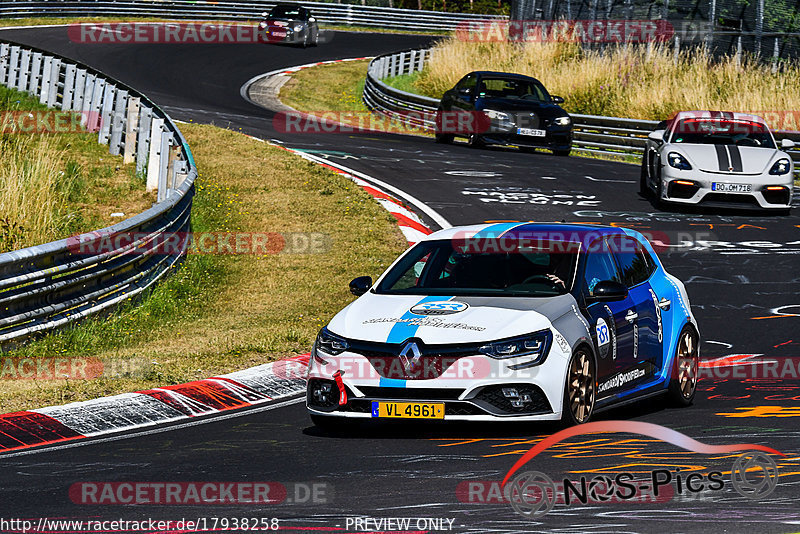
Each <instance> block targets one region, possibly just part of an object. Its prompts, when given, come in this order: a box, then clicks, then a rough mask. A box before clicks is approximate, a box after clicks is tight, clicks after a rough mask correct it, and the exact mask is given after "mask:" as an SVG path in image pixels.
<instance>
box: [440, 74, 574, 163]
mask: <svg viewBox="0 0 800 534" xmlns="http://www.w3.org/2000/svg"><path fill="white" fill-rule="evenodd" d="M563 102H564V99H563V98H561V97H560V96H553V95H550V93H548V92H547V89H545V87H544V85H542V83H541V82H540V81H539V80H537V79H536V78H531V77H530V76H524V75H522V74H511V73H506V72H489V71H476V72H470V73H469V74H467V75H466V76H464V77H463V78H461V80H460V81H459V82H458V83H457V84H456V85H455V87H453V88H452V89H450V90H449V91H447V92H446V93H445V94H444V95H443V96H442V100H441V102H440V104H439V109H438V111H437V129H436V141H437V142H438V143H451V142H452V141H453V138H454V137H456V136H459V137H466V138H467V140H468V143H469V145H470V146H473V147H481V146H484V145H488V144H491V145H513V146H518V147H519V148H520V149H523V150H524V149H533V148H548V149H550V150H552V151H553V153H554V154H556V155H557V156H567V155H569V153H570V150H571V149H572V119H571V118H570V116H569V115H568V114H567V112H566V111H564V110H563V109H562V108H561V106H559V104H561V103H563ZM459 113H466V114H468V115H469V118H471V119H474V118H475V117H477V118H478V120H472V122H471V123H470V124H473V125H475V126H474V127H471V128H469V129H465V128H463V127H460V126H459V127H448V124H449V125H453V124H459V125H463V124H465V122H467V121H469V118H468V119H467V121H460V122H459V121H458V120H457V118H456V119H454V116H456V115H458V114H459Z"/></svg>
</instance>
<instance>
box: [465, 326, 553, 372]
mask: <svg viewBox="0 0 800 534" xmlns="http://www.w3.org/2000/svg"><path fill="white" fill-rule="evenodd" d="M552 341H553V333H552V332H551V331H550V330H541V331H539V332H535V333H533V334H529V335H527V336H520V337H514V338H510V339H502V340H500V341H494V342H492V343H489V344H488V345H484V346H483V347H481V348H480V349H478V352H480V353H481V354H485V355H486V356H489V357H491V358H495V359H497V360H506V359H508V358H521V357H523V356H524V357H526V358H527V360H526V361H524V362H522V363H518V364H515V365H509V368H511V369H525V368H526V367H533V366H534V365H538V364H540V363H542V362H543V361H544V359H545V358H546V357H547V353H548V352H549V351H550V345H551V343H552Z"/></svg>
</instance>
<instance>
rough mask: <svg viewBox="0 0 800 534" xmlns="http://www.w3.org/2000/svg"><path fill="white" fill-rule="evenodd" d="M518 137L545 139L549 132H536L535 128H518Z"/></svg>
mask: <svg viewBox="0 0 800 534" xmlns="http://www.w3.org/2000/svg"><path fill="white" fill-rule="evenodd" d="M517 135H530V136H532V137H544V136H545V135H547V132H546V131H544V130H535V129H533V128H517Z"/></svg>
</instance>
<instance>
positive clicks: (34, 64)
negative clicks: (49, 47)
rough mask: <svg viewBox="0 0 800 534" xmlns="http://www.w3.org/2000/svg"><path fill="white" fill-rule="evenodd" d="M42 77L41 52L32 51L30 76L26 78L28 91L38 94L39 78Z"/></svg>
mask: <svg viewBox="0 0 800 534" xmlns="http://www.w3.org/2000/svg"><path fill="white" fill-rule="evenodd" d="M41 77H42V53H41V52H34V53H33V57H32V58H31V77H30V79H29V80H28V93H30V94H32V95H34V96H38V95H39V80H40V79H41Z"/></svg>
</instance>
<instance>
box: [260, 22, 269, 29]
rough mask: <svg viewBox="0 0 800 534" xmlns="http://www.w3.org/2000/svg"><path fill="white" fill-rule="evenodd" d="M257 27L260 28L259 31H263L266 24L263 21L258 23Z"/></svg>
mask: <svg viewBox="0 0 800 534" xmlns="http://www.w3.org/2000/svg"><path fill="white" fill-rule="evenodd" d="M258 27H259V28H261V29H262V30H263V29H264V28H266V27H267V23H266V22H265V21H262V22H259V23H258Z"/></svg>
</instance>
